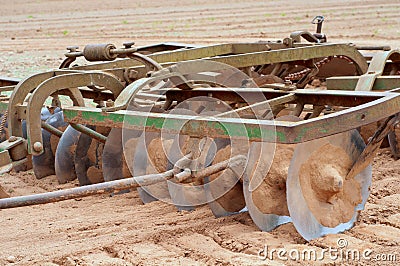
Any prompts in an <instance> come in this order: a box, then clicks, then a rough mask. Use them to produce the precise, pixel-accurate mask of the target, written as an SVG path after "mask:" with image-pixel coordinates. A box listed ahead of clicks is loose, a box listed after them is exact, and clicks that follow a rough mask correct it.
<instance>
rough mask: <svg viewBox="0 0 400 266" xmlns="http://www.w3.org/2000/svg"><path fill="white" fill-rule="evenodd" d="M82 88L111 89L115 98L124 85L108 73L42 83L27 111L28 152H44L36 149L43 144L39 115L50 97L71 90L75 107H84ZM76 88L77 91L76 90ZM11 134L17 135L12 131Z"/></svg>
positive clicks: (69, 75)
mask: <svg viewBox="0 0 400 266" xmlns="http://www.w3.org/2000/svg"><path fill="white" fill-rule="evenodd" d="M81 86H99V87H104V88H105V89H109V90H110V91H111V92H112V93H113V94H114V96H116V95H118V94H119V93H120V92H121V91H122V89H123V85H122V84H121V83H120V82H119V81H118V80H117V79H116V78H115V77H114V76H112V75H110V74H107V73H101V72H98V73H72V74H65V75H61V76H56V77H52V78H50V79H48V80H46V81H44V82H42V83H41V84H40V85H39V86H38V88H37V89H36V90H35V91H34V92H33V93H32V94H31V97H30V99H29V102H28V105H27V109H26V116H27V117H26V123H27V135H28V150H29V152H30V153H32V154H34V155H38V154H40V153H41V152H42V150H41V149H37V150H35V149H34V145H35V143H42V136H41V131H40V117H38V114H39V113H40V110H41V108H42V106H43V104H44V102H45V100H46V99H47V97H48V96H49V95H52V94H53V93H56V92H57V91H58V90H60V89H65V88H69V90H70V91H71V93H72V94H73V95H74V97H72V100H73V102H74V104H75V105H79V106H83V105H84V102H83V97H82V95H81V94H80V91H79V90H78V89H76V88H77V87H81ZM74 88H75V89H74ZM11 134H14V135H15V133H14V132H13V131H12V130H11Z"/></svg>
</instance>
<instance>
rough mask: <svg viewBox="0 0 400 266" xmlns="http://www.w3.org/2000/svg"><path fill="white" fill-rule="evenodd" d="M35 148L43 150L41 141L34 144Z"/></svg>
mask: <svg viewBox="0 0 400 266" xmlns="http://www.w3.org/2000/svg"><path fill="white" fill-rule="evenodd" d="M33 150H34V151H36V152H41V151H42V150H43V145H42V143H40V142H39V141H37V142H35V143H34V144H33Z"/></svg>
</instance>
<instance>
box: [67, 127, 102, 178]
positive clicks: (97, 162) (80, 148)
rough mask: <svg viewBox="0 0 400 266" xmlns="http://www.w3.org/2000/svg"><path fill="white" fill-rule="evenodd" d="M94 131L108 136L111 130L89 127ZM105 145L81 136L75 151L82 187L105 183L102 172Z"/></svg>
mask: <svg viewBox="0 0 400 266" xmlns="http://www.w3.org/2000/svg"><path fill="white" fill-rule="evenodd" d="M88 128H90V129H92V130H96V131H98V132H99V133H101V134H103V135H105V136H107V135H108V133H109V131H110V129H108V128H104V127H95V126H88ZM103 148H104V144H103V143H101V142H99V141H97V140H95V139H93V138H91V137H90V136H88V135H86V134H81V135H80V136H79V140H78V143H77V146H76V150H75V157H74V163H75V172H76V176H77V177H78V180H79V184H80V185H81V186H84V185H90V184H95V183H100V182H104V178H103V171H102V158H101V156H102V154H103Z"/></svg>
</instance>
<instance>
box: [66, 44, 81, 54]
mask: <svg viewBox="0 0 400 266" xmlns="http://www.w3.org/2000/svg"><path fill="white" fill-rule="evenodd" d="M78 49H79V46H68V47H67V50H68V51H69V52H70V53H75V52H76V51H77V50H78Z"/></svg>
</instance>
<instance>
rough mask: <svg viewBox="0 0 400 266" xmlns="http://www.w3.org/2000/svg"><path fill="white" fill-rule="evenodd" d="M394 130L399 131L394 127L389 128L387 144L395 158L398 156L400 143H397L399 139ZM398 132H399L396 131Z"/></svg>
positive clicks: (399, 154) (399, 156)
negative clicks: (392, 128)
mask: <svg viewBox="0 0 400 266" xmlns="http://www.w3.org/2000/svg"><path fill="white" fill-rule="evenodd" d="M396 131H399V129H396V128H395V129H394V130H391V131H390V132H389V134H388V140H389V145H390V150H391V152H392V154H393V156H394V158H395V159H399V158H400V145H399V140H398V137H397V135H396ZM397 134H399V132H397Z"/></svg>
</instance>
